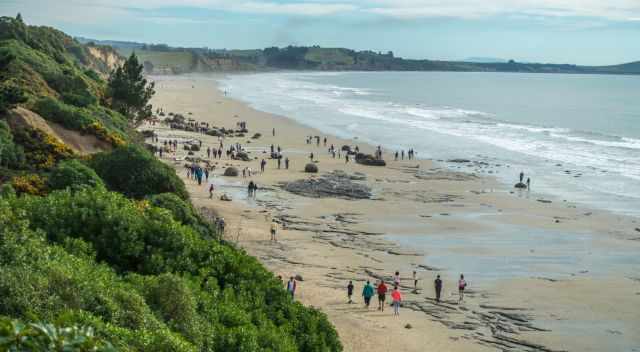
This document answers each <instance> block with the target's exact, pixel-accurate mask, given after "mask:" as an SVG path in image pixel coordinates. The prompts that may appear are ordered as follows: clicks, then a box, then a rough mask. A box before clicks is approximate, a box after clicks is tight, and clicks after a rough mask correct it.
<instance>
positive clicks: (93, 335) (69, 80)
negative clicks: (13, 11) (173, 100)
mask: <svg viewBox="0 0 640 352" xmlns="http://www.w3.org/2000/svg"><path fill="white" fill-rule="evenodd" d="M96 48H99V47H97V46H85V45H81V44H79V43H78V42H76V41H75V40H73V39H71V38H70V37H68V36H66V35H65V34H63V33H61V32H59V31H57V30H54V29H52V28H46V27H33V26H27V25H25V24H24V22H23V21H22V19H18V18H16V19H13V18H7V17H2V18H0V64H3V65H4V67H5V68H6V69H3V70H2V71H0V87H10V89H7V90H5V91H4V92H5V93H6V94H5V93H3V94H5V95H4V97H5V98H3V99H4V100H2V102H3V104H4V105H3V106H4V107H5V109H4V111H1V112H0V278H1V279H0V349H2V350H5V349H7V350H11V351H36V350H37V351H56V352H57V351H72V352H75V351H132V352H133V351H149V352H156V351H159V352H165V351H166V352H173V351H187V352H190V351H193V352H196V351H291V352H293V351H305V352H306V351H309V352H312V351H313V352H315V351H322V352H324V351H340V350H341V349H342V347H341V345H340V342H339V340H338V336H337V334H336V332H335V330H334V328H333V327H332V326H331V324H330V323H329V322H328V320H327V318H326V316H325V315H324V314H322V313H321V312H319V311H317V310H315V309H310V308H306V307H304V306H302V305H301V304H299V303H297V302H293V301H292V300H291V298H290V297H289V296H288V295H287V294H286V292H285V291H284V288H283V287H282V283H281V282H280V280H278V279H277V278H275V277H274V276H273V274H272V273H270V272H269V271H267V270H266V269H265V268H264V267H263V266H262V265H261V264H260V263H259V262H258V261H257V259H255V258H253V257H251V256H248V255H247V254H246V253H244V252H243V251H242V250H239V249H237V248H236V247H234V246H233V245H232V244H228V243H225V242H224V241H222V240H221V239H220V237H219V235H218V234H217V232H216V229H215V228H214V227H213V226H212V225H211V224H210V223H208V222H207V221H206V220H205V219H204V218H203V217H202V216H201V215H200V214H199V213H198V212H197V211H196V210H195V209H194V207H193V206H192V205H191V204H190V203H189V202H188V201H189V196H188V193H187V191H186V188H185V185H184V183H183V182H182V181H181V180H180V178H179V177H178V176H177V175H176V174H175V171H174V170H173V169H172V168H170V167H169V166H167V165H165V164H163V163H162V162H160V161H159V160H158V159H156V158H155V157H154V156H153V155H152V154H151V153H149V152H148V151H147V150H146V149H144V148H143V147H142V146H140V145H138V144H137V141H139V140H141V138H140V136H139V135H138V134H137V132H135V131H133V130H132V128H131V127H130V126H131V125H132V124H135V123H137V122H139V121H140V120H141V119H142V118H144V117H145V116H146V114H147V110H148V109H149V107H148V105H147V102H148V99H149V98H150V96H151V95H152V94H153V89H152V87H151V88H150V87H149V86H148V85H147V84H146V82H145V81H144V78H143V77H142V75H141V70H142V66H141V65H140V64H139V63H138V62H137V59H136V58H135V56H132V57H130V58H129V60H128V61H127V64H126V65H125V66H123V67H121V68H119V69H117V70H116V71H115V73H114V74H113V75H112V76H111V79H110V80H109V84H107V82H106V81H105V80H104V78H103V77H105V73H106V72H104V71H101V70H100V68H105V67H107V66H108V65H106V64H105V63H104V62H100V61H99V60H98V59H96V58H95V57H93V56H92V55H91V50H94V49H96ZM96 68H98V70H97V71H99V72H100V73H98V72H97V71H96ZM14 87H15V89H14ZM22 92H24V98H25V99H21V98H20V96H21V95H22ZM127 94H132V95H135V97H134V98H135V99H133V100H129V99H128V96H127ZM15 97H18V99H14V98H15ZM15 105H19V106H21V107H24V108H26V109H29V110H32V111H35V112H37V113H39V114H40V115H41V116H42V117H44V118H45V119H47V120H49V121H52V122H56V123H58V124H60V125H62V126H64V127H66V128H68V129H71V130H75V131H80V132H81V133H87V134H92V135H95V136H96V137H98V138H99V139H102V140H104V141H109V142H110V143H111V145H113V149H111V150H106V151H104V152H101V153H98V154H95V155H93V156H83V157H80V156H78V155H77V154H75V153H74V152H73V151H72V150H71V149H70V148H69V147H68V146H67V145H65V144H64V143H62V142H61V141H59V140H58V139H56V138H54V137H52V136H50V135H48V134H47V133H46V132H44V130H45V129H39V128H38V127H37V126H35V125H34V126H32V125H30V124H27V125H26V126H25V125H20V124H15V123H11V124H9V123H6V122H5V121H4V119H5V118H6V117H8V114H6V111H7V110H8V109H10V108H12V107H13V106H15ZM112 106H113V107H116V108H118V109H119V110H120V111H121V112H116V111H114V110H112V109H111V107H112ZM10 126H12V127H10ZM18 126H20V127H18ZM106 341H108V342H106Z"/></svg>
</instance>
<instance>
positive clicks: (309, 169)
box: [304, 163, 318, 174]
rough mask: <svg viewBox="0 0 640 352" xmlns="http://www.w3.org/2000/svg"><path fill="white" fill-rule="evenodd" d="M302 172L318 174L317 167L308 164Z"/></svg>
mask: <svg viewBox="0 0 640 352" xmlns="http://www.w3.org/2000/svg"><path fill="white" fill-rule="evenodd" d="M304 172H308V173H314V174H315V173H318V165H316V164H312V163H308V164H307V165H305V166H304Z"/></svg>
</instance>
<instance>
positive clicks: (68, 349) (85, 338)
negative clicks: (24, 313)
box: [0, 318, 116, 352]
mask: <svg viewBox="0 0 640 352" xmlns="http://www.w3.org/2000/svg"><path fill="white" fill-rule="evenodd" d="M0 348H1V349H2V350H3V351H24V352H28V351H43V352H112V351H113V352H115V351H116V350H115V348H113V346H112V345H111V344H110V343H109V342H106V341H103V340H102V339H100V338H99V337H97V336H95V334H94V331H93V329H91V328H87V327H77V326H72V327H59V326H55V325H53V324H42V323H35V324H33V323H32V324H24V323H22V322H20V321H16V320H9V319H6V318H5V319H0Z"/></svg>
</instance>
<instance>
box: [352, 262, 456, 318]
mask: <svg viewBox="0 0 640 352" xmlns="http://www.w3.org/2000/svg"><path fill="white" fill-rule="evenodd" d="M412 279H413V287H414V292H417V288H418V277H417V273H416V272H415V271H414V272H413V277H412ZM392 280H393V290H392V291H391V305H392V306H393V314H394V315H399V314H400V305H401V302H402V293H401V292H400V280H401V279H400V272H398V271H396V272H395V274H394V275H393V278H392ZM433 287H434V290H435V297H436V302H440V298H441V297H442V288H443V282H442V279H441V278H440V275H437V276H436V279H435V280H434V282H433ZM354 288H355V287H354V285H353V281H349V284H348V285H347V298H348V299H349V300H348V303H350V304H351V303H354V302H353V292H354ZM466 288H467V281H466V280H465V279H464V275H463V274H460V279H459V280H458V301H459V302H462V300H463V299H464V292H465V289H466ZM388 292H389V287H388V286H387V284H386V283H385V282H384V280H377V281H376V283H375V286H374V285H372V284H371V281H369V280H367V283H366V284H365V285H364V287H363V288H362V297H363V299H364V305H365V307H367V309H368V308H369V306H370V304H371V298H372V297H374V296H375V295H376V294H377V296H378V310H379V311H381V312H384V306H385V302H386V299H387V293H388Z"/></svg>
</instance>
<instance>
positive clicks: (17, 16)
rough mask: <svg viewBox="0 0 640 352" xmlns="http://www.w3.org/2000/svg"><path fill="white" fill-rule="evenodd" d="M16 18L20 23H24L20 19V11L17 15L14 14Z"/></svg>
mask: <svg viewBox="0 0 640 352" xmlns="http://www.w3.org/2000/svg"><path fill="white" fill-rule="evenodd" d="M16 20H18V21H19V22H20V23H24V21H23V20H22V15H21V14H20V12H18V15H16Z"/></svg>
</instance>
